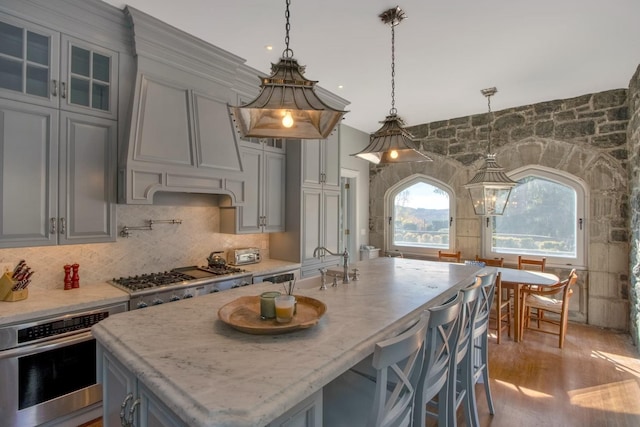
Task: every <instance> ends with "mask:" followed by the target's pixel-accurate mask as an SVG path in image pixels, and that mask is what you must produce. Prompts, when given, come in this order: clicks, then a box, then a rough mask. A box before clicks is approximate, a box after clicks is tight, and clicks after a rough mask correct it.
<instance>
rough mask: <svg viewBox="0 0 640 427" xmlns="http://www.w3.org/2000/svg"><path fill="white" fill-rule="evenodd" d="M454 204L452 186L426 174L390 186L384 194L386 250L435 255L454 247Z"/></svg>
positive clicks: (413, 176)
mask: <svg viewBox="0 0 640 427" xmlns="http://www.w3.org/2000/svg"><path fill="white" fill-rule="evenodd" d="M454 204H455V195H454V193H453V190H452V189H451V188H450V187H449V186H447V185H446V184H443V183H442V182H439V181H437V180H435V179H433V178H429V177H427V176H424V175H412V176H410V177H408V178H406V179H404V180H403V181H400V182H399V183H397V184H396V185H394V186H393V187H391V188H390V189H389V190H388V191H387V193H386V195H385V207H386V209H385V213H386V224H385V236H386V238H385V244H386V250H387V251H400V252H402V253H405V254H415V255H434V254H435V253H437V251H438V250H443V249H444V250H449V249H454V247H453V246H454V242H455V232H454V228H453V217H454V216H455V214H454Z"/></svg>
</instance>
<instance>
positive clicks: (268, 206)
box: [261, 151, 286, 233]
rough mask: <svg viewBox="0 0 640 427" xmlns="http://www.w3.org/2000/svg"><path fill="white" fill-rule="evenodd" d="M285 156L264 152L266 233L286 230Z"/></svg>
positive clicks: (263, 199)
mask: <svg viewBox="0 0 640 427" xmlns="http://www.w3.org/2000/svg"><path fill="white" fill-rule="evenodd" d="M285 163H286V158H285V155H284V154H278V153H275V152H267V151H265V152H264V185H263V187H261V188H263V190H264V192H263V197H262V202H263V215H264V217H265V219H266V222H265V223H264V231H266V232H270V233H272V232H277V231H284V229H285V224H284V221H285V209H284V208H285V204H286V200H285V198H286V195H285V176H286V165H285Z"/></svg>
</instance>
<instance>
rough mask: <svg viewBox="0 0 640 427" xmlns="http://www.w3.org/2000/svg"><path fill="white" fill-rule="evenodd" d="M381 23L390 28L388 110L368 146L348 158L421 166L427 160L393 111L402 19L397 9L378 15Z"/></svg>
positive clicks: (403, 15) (378, 162)
mask: <svg viewBox="0 0 640 427" xmlns="http://www.w3.org/2000/svg"><path fill="white" fill-rule="evenodd" d="M379 18H380V19H382V22H384V23H385V24H389V25H390V26H391V110H390V111H389V115H388V116H387V117H386V118H385V119H384V121H383V122H382V127H381V128H380V129H378V130H377V131H376V132H375V133H373V134H372V135H371V136H370V138H369V145H367V147H366V148H365V149H364V150H362V151H360V152H358V153H355V154H352V156H357V157H360V158H361V159H364V160H368V161H370V162H371V163H375V164H389V163H406V162H424V161H430V160H431V159H430V158H429V157H427V156H426V155H424V154H422V153H421V152H420V151H418V149H417V146H416V139H415V138H414V137H413V135H411V133H409V131H407V130H406V129H405V128H404V122H403V121H402V119H401V118H400V117H399V116H398V114H397V110H396V107H395V103H396V100H395V88H396V85H395V75H396V72H395V27H396V25H398V24H400V22H401V21H402V20H403V19H404V18H406V15H405V13H404V11H403V10H402V9H400V7H399V6H397V7H394V8H392V9H389V10H386V11H384V12H382V13H381V14H380V15H379Z"/></svg>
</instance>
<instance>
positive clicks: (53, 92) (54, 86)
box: [51, 79, 58, 96]
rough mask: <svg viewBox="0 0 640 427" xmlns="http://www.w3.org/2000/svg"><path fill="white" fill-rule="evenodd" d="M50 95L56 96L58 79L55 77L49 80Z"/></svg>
mask: <svg viewBox="0 0 640 427" xmlns="http://www.w3.org/2000/svg"><path fill="white" fill-rule="evenodd" d="M51 95H53V96H58V81H57V80H56V79H53V80H51Z"/></svg>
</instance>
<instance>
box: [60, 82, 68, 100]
mask: <svg viewBox="0 0 640 427" xmlns="http://www.w3.org/2000/svg"><path fill="white" fill-rule="evenodd" d="M60 96H61V97H62V99H66V98H67V84H66V83H65V82H60Z"/></svg>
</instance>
